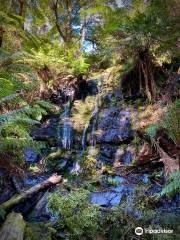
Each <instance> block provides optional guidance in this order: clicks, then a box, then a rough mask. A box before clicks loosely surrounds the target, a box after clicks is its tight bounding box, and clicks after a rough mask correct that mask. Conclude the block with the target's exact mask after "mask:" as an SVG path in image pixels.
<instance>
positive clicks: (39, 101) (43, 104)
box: [35, 98, 55, 112]
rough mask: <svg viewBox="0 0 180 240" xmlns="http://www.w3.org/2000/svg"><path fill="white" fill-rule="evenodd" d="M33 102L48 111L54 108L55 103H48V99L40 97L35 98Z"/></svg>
mask: <svg viewBox="0 0 180 240" xmlns="http://www.w3.org/2000/svg"><path fill="white" fill-rule="evenodd" d="M35 104H37V105H38V106H39V107H41V108H43V109H45V110H46V111H49V112H52V111H53V110H55V105H54V104H52V103H50V102H49V101H44V100H42V99H39V98H37V99H36V100H35Z"/></svg>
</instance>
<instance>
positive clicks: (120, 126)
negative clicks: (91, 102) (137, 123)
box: [97, 108, 133, 144]
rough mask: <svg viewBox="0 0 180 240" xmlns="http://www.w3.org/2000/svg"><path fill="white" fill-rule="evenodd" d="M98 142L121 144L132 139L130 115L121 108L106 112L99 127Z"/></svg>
mask: <svg viewBox="0 0 180 240" xmlns="http://www.w3.org/2000/svg"><path fill="white" fill-rule="evenodd" d="M97 132H98V134H97V142H98V143H108V144H120V143H123V142H127V141H129V140H131V139H132V137H133V131H132V129H131V123H130V113H129V112H128V111H123V112H121V109H119V108H113V109H111V110H109V109H108V110H105V112H104V114H103V116H102V118H101V119H100V122H99V125H98V131H97Z"/></svg>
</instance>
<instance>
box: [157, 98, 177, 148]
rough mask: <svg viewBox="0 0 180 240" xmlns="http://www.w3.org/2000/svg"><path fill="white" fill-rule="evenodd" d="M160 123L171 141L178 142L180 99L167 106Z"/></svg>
mask: <svg viewBox="0 0 180 240" xmlns="http://www.w3.org/2000/svg"><path fill="white" fill-rule="evenodd" d="M161 124H162V127H163V128H165V130H166V132H167V133H168V135H169V137H170V138H171V139H172V140H173V142H174V143H175V144H176V145H178V144H180V100H176V101H175V102H174V103H173V104H172V105H170V106H169V107H168V109H167V112H166V114H165V115H164V117H163V119H162V123H161Z"/></svg>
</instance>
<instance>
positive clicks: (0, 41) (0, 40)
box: [0, 26, 5, 47]
mask: <svg viewBox="0 0 180 240" xmlns="http://www.w3.org/2000/svg"><path fill="white" fill-rule="evenodd" d="M4 33H5V30H4V28H3V27H2V26H0V47H2V44H3V35H4Z"/></svg>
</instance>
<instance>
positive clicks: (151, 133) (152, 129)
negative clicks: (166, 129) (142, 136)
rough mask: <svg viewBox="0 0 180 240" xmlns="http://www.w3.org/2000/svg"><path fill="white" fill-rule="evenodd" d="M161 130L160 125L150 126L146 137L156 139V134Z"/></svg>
mask: <svg viewBox="0 0 180 240" xmlns="http://www.w3.org/2000/svg"><path fill="white" fill-rule="evenodd" d="M158 129H159V125H158V124H152V125H150V126H149V127H148V128H147V129H146V131H145V132H146V135H147V136H148V137H149V138H150V139H154V138H155V137H156V132H157V130H158Z"/></svg>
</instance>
